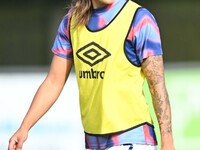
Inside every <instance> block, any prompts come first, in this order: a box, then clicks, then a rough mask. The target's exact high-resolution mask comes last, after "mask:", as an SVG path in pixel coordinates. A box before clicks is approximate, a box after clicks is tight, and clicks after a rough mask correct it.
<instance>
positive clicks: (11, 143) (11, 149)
mask: <svg viewBox="0 0 200 150" xmlns="http://www.w3.org/2000/svg"><path fill="white" fill-rule="evenodd" d="M16 144H17V142H16V140H14V139H10V141H9V145H8V150H14V149H15V147H16Z"/></svg>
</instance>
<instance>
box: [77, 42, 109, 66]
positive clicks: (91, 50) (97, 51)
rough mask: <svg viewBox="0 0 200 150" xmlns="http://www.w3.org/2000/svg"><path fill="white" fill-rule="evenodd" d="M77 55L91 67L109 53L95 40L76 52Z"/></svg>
mask: <svg viewBox="0 0 200 150" xmlns="http://www.w3.org/2000/svg"><path fill="white" fill-rule="evenodd" d="M76 55H77V57H78V58H79V59H80V60H82V61H83V62H84V63H86V64H88V65H90V66H91V67H92V66H94V65H96V64H98V63H100V62H102V61H103V60H104V59H106V58H108V57H109V56H111V54H110V53H109V52H108V51H107V50H106V49H104V48H103V47H101V46H100V45H99V44H97V43H95V42H91V43H89V44H87V45H85V46H84V47H82V48H80V49H79V50H78V51H77V52H76Z"/></svg>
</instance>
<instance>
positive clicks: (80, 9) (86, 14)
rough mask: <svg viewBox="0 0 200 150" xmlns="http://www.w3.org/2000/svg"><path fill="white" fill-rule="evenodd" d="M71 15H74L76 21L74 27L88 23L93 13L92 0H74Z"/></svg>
mask: <svg viewBox="0 0 200 150" xmlns="http://www.w3.org/2000/svg"><path fill="white" fill-rule="evenodd" d="M70 8H71V9H70V12H69V15H73V17H74V18H75V22H74V24H73V27H77V26H81V25H86V24H87V22H88V20H89V18H90V16H91V14H92V2H91V0H73V1H72V4H71V6H70Z"/></svg>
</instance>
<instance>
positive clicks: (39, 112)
mask: <svg viewBox="0 0 200 150" xmlns="http://www.w3.org/2000/svg"><path fill="white" fill-rule="evenodd" d="M52 51H53V53H54V57H53V60H52V64H51V68H50V70H49V73H48V75H47V77H46V79H45V80H44V82H43V83H42V84H41V86H40V87H39V89H38V91H37V93H36V94H35V97H34V99H33V102H32V104H31V107H30V109H29V111H28V113H27V115H26V116H25V118H24V120H23V122H22V124H21V127H20V128H19V129H18V131H17V132H16V133H15V134H14V135H13V136H12V138H11V139H10V142H9V150H15V149H17V150H20V149H22V145H23V143H24V141H25V140H26V139H27V136H28V131H29V130H30V129H31V127H32V126H33V125H34V124H35V123H36V122H37V121H38V120H39V119H40V118H41V117H42V116H43V115H44V114H45V113H46V112H47V111H48V110H49V108H50V107H51V106H52V105H53V104H54V102H55V101H56V99H57V98H58V96H59V94H60V93H61V91H62V89H63V86H64V84H65V82H66V80H67V78H68V75H69V72H70V70H71V67H72V65H73V64H74V66H75V71H76V77H77V81H78V86H79V92H80V108H81V117H82V123H83V127H84V131H85V143H86V149H120V150H122V149H127V150H128V149H134V150H137V149H140V150H141V149H142V150H143V149H144V150H154V149H157V140H156V136H155V131H154V127H153V123H152V120H151V116H150V113H149V110H148V106H147V104H146V101H145V98H144V96H143V92H142V85H143V82H144V78H146V79H147V81H148V85H149V89H150V92H151V95H152V100H153V104H154V108H155V112H156V115H157V118H158V123H159V126H160V132H161V149H162V150H174V145H173V137H172V129H171V112H170V103H169V98H168V94H167V90H166V87H165V81H164V68H163V59H162V48H161V41H160V34H159V29H158V26H157V23H156V21H155V19H154V17H153V15H152V14H151V13H150V12H149V11H148V10H146V9H145V8H142V7H141V6H139V5H137V4H136V3H134V2H132V1H129V0H76V1H75V2H74V3H73V5H72V7H71V9H70V10H69V12H68V14H67V15H66V16H65V17H64V18H63V20H62V22H61V24H60V26H59V29H58V35H57V37H56V39H55V42H54V45H53V48H52Z"/></svg>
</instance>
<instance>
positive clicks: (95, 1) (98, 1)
mask: <svg viewBox="0 0 200 150" xmlns="http://www.w3.org/2000/svg"><path fill="white" fill-rule="evenodd" d="M114 1H115V0H91V2H92V5H93V7H94V8H100V7H103V6H106V5H109V4H112V3H113V2H114Z"/></svg>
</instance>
